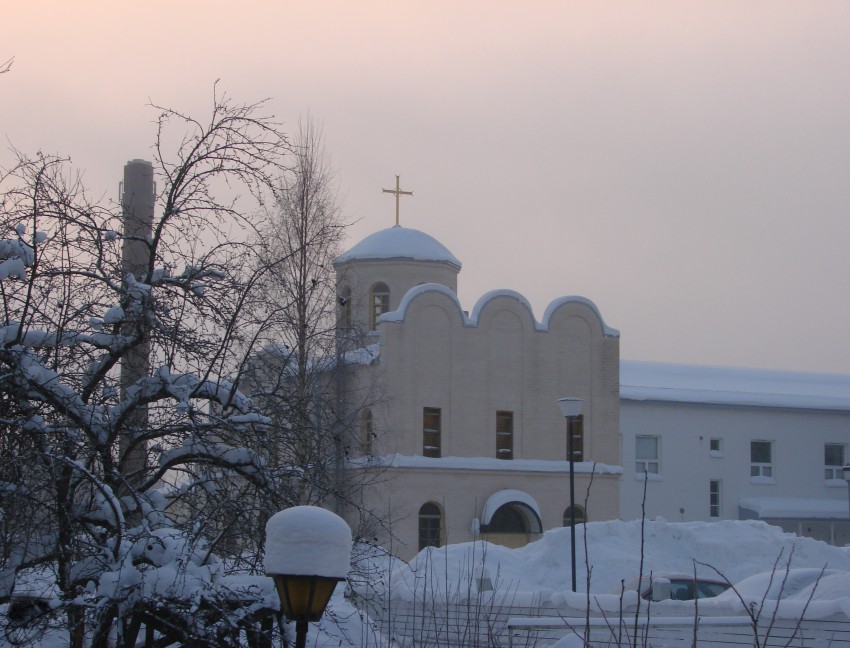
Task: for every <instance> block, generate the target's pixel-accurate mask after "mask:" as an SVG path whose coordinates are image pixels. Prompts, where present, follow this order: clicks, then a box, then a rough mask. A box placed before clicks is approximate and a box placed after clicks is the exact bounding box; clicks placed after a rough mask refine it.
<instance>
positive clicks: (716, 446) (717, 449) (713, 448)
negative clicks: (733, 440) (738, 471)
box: [708, 438, 723, 457]
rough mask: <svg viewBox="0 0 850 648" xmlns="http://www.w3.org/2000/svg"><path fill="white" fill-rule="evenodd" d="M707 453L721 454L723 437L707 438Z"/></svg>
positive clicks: (717, 455)
mask: <svg viewBox="0 0 850 648" xmlns="http://www.w3.org/2000/svg"><path fill="white" fill-rule="evenodd" d="M708 454H709V455H710V456H712V457H722V456H723V439H716V438H715V439H709V440H708Z"/></svg>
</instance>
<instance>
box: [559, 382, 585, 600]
mask: <svg viewBox="0 0 850 648" xmlns="http://www.w3.org/2000/svg"><path fill="white" fill-rule="evenodd" d="M582 403H583V401H582V400H581V399H580V398H559V399H558V407H560V408H561V414H563V415H564V417H565V418H566V419H567V459H569V462H570V561H571V565H572V570H573V573H572V577H573V583H572V584H573V591H574V592H575V591H576V482H575V456H574V453H573V426H574V425H575V422H576V419H577V418H578V417H579V416H581V406H582Z"/></svg>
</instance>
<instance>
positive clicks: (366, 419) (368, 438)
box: [362, 409, 375, 455]
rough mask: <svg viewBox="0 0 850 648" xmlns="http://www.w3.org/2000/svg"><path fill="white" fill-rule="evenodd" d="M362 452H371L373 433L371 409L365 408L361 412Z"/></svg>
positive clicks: (368, 453)
mask: <svg viewBox="0 0 850 648" xmlns="http://www.w3.org/2000/svg"><path fill="white" fill-rule="evenodd" d="M362 432H363V454H367V455H370V454H372V439H374V438H375V434H374V433H373V431H372V410H370V409H367V410H366V411H364V412H363V425H362Z"/></svg>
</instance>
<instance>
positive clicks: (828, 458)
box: [823, 443, 845, 479]
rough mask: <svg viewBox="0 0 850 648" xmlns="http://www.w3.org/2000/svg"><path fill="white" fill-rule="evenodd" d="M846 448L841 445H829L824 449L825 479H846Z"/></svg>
mask: <svg viewBox="0 0 850 648" xmlns="http://www.w3.org/2000/svg"><path fill="white" fill-rule="evenodd" d="M844 457H845V446H843V445H841V444H839V443H827V444H826V445H825V446H824V447H823V464H824V473H825V474H824V477H826V479H844V471H843V470H842V468H844V463H845V459H844Z"/></svg>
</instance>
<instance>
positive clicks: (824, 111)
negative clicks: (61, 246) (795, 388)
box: [0, 0, 850, 373]
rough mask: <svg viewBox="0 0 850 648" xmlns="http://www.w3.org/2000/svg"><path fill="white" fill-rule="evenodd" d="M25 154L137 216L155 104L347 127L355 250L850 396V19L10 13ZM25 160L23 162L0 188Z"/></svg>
mask: <svg viewBox="0 0 850 648" xmlns="http://www.w3.org/2000/svg"><path fill="white" fill-rule="evenodd" d="M0 18H2V20H0V62H2V61H3V60H5V59H7V58H9V57H11V56H14V57H15V63H14V65H13V67H12V70H11V72H9V73H8V74H5V75H2V76H0V131H2V134H3V135H4V137H5V138H6V139H7V140H8V143H9V144H11V145H14V146H16V147H18V148H20V149H23V150H24V151H27V152H35V151H36V150H38V149H42V150H44V151H47V152H58V153H63V154H67V155H70V156H71V157H72V159H73V161H74V163H75V165H77V166H78V167H79V168H81V169H84V170H85V173H86V175H85V179H86V183H87V185H88V186H89V187H90V188H91V189H94V190H96V193H103V194H105V195H107V196H109V197H115V196H117V192H118V181H119V180H120V178H121V174H122V167H123V164H124V163H125V162H126V161H127V160H128V159H131V158H137V157H148V158H149V157H150V150H149V147H150V144H151V143H152V141H153V133H154V131H153V125H152V120H153V119H154V118H155V116H156V113H155V111H153V110H152V109H151V108H149V107H147V103H148V101H154V102H156V103H160V104H163V105H168V106H171V107H174V108H179V109H181V110H183V111H186V112H189V113H191V114H193V115H196V116H202V115H206V114H208V109H209V105H210V103H211V97H212V85H213V82H214V81H215V80H216V79H221V87H222V88H223V89H225V90H226V91H227V92H228V94H230V95H231V96H232V97H233V98H234V99H237V100H239V101H245V102H252V101H254V100H258V99H261V98H265V97H269V98H270V99H271V101H270V104H269V105H270V109H271V110H272V111H273V112H274V114H275V115H276V116H277V117H278V118H279V119H280V120H281V121H282V122H284V124H285V125H286V127H287V129H288V130H294V129H293V125H294V124H295V122H296V121H297V119H298V116H299V114H301V113H304V112H306V111H309V112H310V114H311V115H312V117H313V118H314V119H315V120H316V121H318V122H320V123H321V124H322V126H323V128H324V133H325V141H326V146H327V149H328V152H329V153H330V156H331V158H332V163H333V166H334V167H335V168H336V169H337V170H338V175H339V183H340V190H341V200H342V206H343V208H344V211H345V214H346V215H347V217H349V218H350V219H352V220H356V221H357V222H356V225H354V226H353V227H352V228H351V230H350V240H349V242H350V244H353V243H354V242H356V241H357V240H359V239H361V238H363V237H364V236H365V235H367V234H369V233H371V232H373V231H375V230H377V229H380V228H383V227H388V226H390V225H392V224H393V222H394V203H393V199H392V197H390V196H388V195H384V194H382V193H381V189H382V188H384V187H391V186H393V183H394V176H395V174H400V175H401V179H402V188H403V189H408V190H412V191H413V192H414V196H413V198H406V199H403V203H402V210H401V218H402V224H403V225H405V226H408V227H414V228H417V229H421V230H423V231H426V232H428V233H429V234H431V235H433V236H435V237H436V238H437V239H439V240H440V241H441V242H442V243H444V244H445V245H446V246H447V247H448V248H449V249H450V250H451V251H452V252H453V253H454V254H455V256H457V257H458V258H459V259H460V260H461V261H462V262H463V264H464V268H463V271H462V272H461V275H460V281H459V290H458V292H459V296H460V299H461V303H462V304H463V305H464V308H466V309H468V310H471V309H472V307H473V306H474V304H475V302H476V301H477V299H478V298H479V297H480V296H481V295H482V294H484V293H485V292H487V291H488V290H491V289H495V288H512V289H514V290H517V291H519V292H520V293H522V294H524V295H525V296H526V297H527V298H528V299H529V300H530V302H531V304H532V306H533V307H534V310H535V314H536V316H537V318H538V319H540V318H541V317H542V315H543V311H544V309H545V307H546V305H547V304H548V303H549V302H550V301H551V300H552V299H554V298H556V297H558V296H561V295H570V294H577V295H583V296H585V297H588V298H590V299H591V300H593V301H594V302H595V303H596V305H597V306H598V307H599V309H600V311H601V313H602V316H603V318H604V319H605V320H606V323H607V324H609V325H610V326H613V327H615V328H618V329H620V332H621V355H622V357H623V358H627V359H639V360H656V361H665V362H681V363H701V364H721V365H740V366H751V367H766V368H779V369H799V370H812V371H830V372H836V371H837V372H844V373H848V372H850V344H848V341H847V330H848V320H850V305H848V296H850V255H848V242H850V219H848V208H850V182H848V172H850V2H846V0H840V1H834V2H833V1H819V0H811V1H807V2H803V1H796V0H795V1H783V0H770V1H763V2H760V1H742V0H730V1H727V2H724V1H722V0H707V1H705V2H687V1H675V2H674V1H671V2H622V3H618V2H605V3H602V2H596V1H590V0H588V1H586V2H555V1H551V2H544V1H535V0H532V1H523V2H519V1H517V0H513V1H511V2H501V1H498V0H495V1H494V0H491V1H489V2H485V1H465V2H464V1H462V0H455V1H452V2H448V1H435V0H429V1H427V2H424V1H423V2H405V1H401V0H396V1H395V2H372V1H369V0H358V1H356V2H354V1H345V2H343V1H340V2H322V1H321V0H317V1H310V2H308V1H307V0H303V1H301V2H292V1H285V0H284V1H282V0H276V1H274V2H272V1H271V0H270V1H268V2H258V1H254V0H242V1H241V2H233V1H230V2H217V1H213V0H206V1H204V2H195V1H186V0H179V1H176V0H171V1H168V2H165V1H161V0H149V1H148V2H134V3H130V2H123V1H122V2H116V1H115V0H109V1H103V2H88V1H85V0H78V1H77V2H64V1H60V0H56V1H54V2H45V1H39V0H28V1H27V2H14V3H6V4H5V6H4V7H3V9H2V12H0ZM10 160H11V155H10V154H9V153H8V151H7V150H6V148H5V147H4V148H3V149H2V150H0V165H2V164H8V163H9V161H10Z"/></svg>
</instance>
